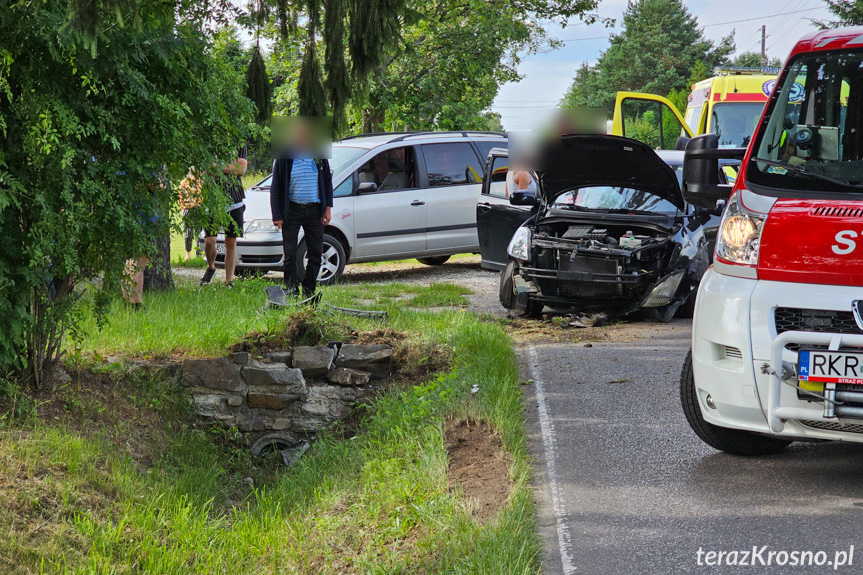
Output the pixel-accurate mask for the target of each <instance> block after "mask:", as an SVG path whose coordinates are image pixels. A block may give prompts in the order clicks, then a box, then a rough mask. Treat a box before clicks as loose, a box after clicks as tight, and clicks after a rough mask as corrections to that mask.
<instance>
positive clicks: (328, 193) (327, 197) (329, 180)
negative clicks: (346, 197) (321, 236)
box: [321, 160, 333, 226]
mask: <svg viewBox="0 0 863 575" xmlns="http://www.w3.org/2000/svg"><path fill="white" fill-rule="evenodd" d="M321 167H322V168H323V172H324V174H323V175H324V205H325V206H326V207H325V208H324V217H323V218H321V221H323V223H324V225H325V226H326V225H328V224H329V223H330V220H331V219H332V213H333V209H332V208H333V174H332V172H330V163H329V161H327V160H324V161H323V162H321Z"/></svg>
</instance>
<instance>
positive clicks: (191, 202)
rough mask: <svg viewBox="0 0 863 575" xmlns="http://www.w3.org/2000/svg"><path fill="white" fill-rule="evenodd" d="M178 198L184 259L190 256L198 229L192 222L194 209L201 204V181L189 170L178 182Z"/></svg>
mask: <svg viewBox="0 0 863 575" xmlns="http://www.w3.org/2000/svg"><path fill="white" fill-rule="evenodd" d="M178 195H179V198H178V200H177V203H178V204H179V206H180V209H181V210H182V216H183V236H184V240H185V248H186V261H188V260H189V259H191V257H192V244H193V242H194V240H195V236H196V235H197V233H198V231H200V229H198V230H196V229H195V227H194V225H193V224H192V222H193V221H194V219H195V211H196V210H197V209H198V207H199V206H200V205H201V182H200V181H198V178H197V177H196V176H195V174H194V172H189V173H188V175H187V176H186V177H185V178H183V181H182V182H180V186H179V190H178Z"/></svg>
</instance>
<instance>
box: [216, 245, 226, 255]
mask: <svg viewBox="0 0 863 575" xmlns="http://www.w3.org/2000/svg"><path fill="white" fill-rule="evenodd" d="M216 253H217V254H223V253H225V244H216Z"/></svg>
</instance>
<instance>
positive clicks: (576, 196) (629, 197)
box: [554, 186, 677, 215]
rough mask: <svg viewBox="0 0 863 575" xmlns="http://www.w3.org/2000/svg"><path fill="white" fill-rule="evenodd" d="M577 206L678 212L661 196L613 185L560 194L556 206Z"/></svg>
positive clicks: (614, 209) (589, 208) (597, 208)
mask: <svg viewBox="0 0 863 575" xmlns="http://www.w3.org/2000/svg"><path fill="white" fill-rule="evenodd" d="M568 206H575V207H577V208H584V209H588V210H597V211H615V212H616V211H626V212H654V213H661V214H671V215H674V214H676V213H677V208H676V207H675V205H674V204H672V203H671V202H669V201H668V200H665V199H663V198H661V197H659V196H656V195H654V194H651V193H650V192H645V191H643V190H636V189H633V188H621V187H613V186H591V187H586V188H579V189H577V190H571V191H569V192H564V193H563V194H561V195H559V196H558V197H557V199H556V200H555V201H554V207H568Z"/></svg>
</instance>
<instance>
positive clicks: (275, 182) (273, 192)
mask: <svg viewBox="0 0 863 575" xmlns="http://www.w3.org/2000/svg"><path fill="white" fill-rule="evenodd" d="M280 168H281V166H280V165H279V160H273V179H272V180H270V212H271V213H272V216H273V223H274V224H275V225H276V226H278V227H279V228H281V227H282V223H283V220H284V219H285V218H284V216H283V215H282V206H283V205H284V203H283V202H282V199H283V198H282V187H283V181H282V173H281V172H282V170H281V169H280Z"/></svg>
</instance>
